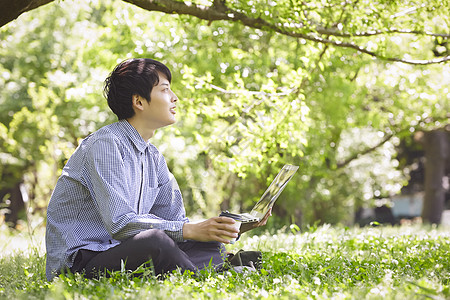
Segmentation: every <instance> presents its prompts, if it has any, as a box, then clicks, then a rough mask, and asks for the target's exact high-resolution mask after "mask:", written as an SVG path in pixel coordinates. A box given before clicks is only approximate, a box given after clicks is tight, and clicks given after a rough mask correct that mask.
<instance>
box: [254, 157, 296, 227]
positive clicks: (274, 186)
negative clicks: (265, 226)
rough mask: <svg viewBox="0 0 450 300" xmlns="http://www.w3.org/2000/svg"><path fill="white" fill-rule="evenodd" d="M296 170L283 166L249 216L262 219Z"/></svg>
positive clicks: (291, 166)
mask: <svg viewBox="0 0 450 300" xmlns="http://www.w3.org/2000/svg"><path fill="white" fill-rule="evenodd" d="M297 170H298V166H293V165H284V166H283V168H282V169H281V171H280V172H279V173H278V174H277V176H276V177H275V179H274V180H273V181H272V183H271V184H270V185H269V187H268V188H267V190H266V191H265V192H264V194H263V195H262V197H261V199H259V201H258V202H257V203H256V204H255V206H254V207H253V209H252V211H251V212H250V214H251V215H252V216H255V217H257V218H259V219H261V218H263V217H264V216H265V215H266V213H267V212H268V211H269V209H270V208H271V207H272V206H273V204H274V203H275V200H277V198H278V196H279V195H280V194H281V192H282V191H283V190H284V188H285V187H286V185H287V183H288V182H289V180H291V178H292V176H294V174H295V172H297Z"/></svg>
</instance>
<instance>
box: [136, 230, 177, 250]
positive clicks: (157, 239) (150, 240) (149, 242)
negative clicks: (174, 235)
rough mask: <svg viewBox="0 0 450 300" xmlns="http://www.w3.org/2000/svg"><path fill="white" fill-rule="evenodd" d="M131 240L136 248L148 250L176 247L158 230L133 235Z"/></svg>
mask: <svg viewBox="0 0 450 300" xmlns="http://www.w3.org/2000/svg"><path fill="white" fill-rule="evenodd" d="M133 240H134V241H135V243H137V244H138V245H136V246H138V247H142V248H144V249H149V250H151V249H155V248H159V249H170V248H173V247H176V244H175V242H174V241H173V240H172V239H171V238H170V237H169V236H168V235H167V234H166V233H165V232H164V230H160V229H148V230H145V231H142V232H140V233H138V234H137V235H135V236H134V237H133ZM142 248H141V249H142Z"/></svg>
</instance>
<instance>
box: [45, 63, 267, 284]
mask: <svg viewBox="0 0 450 300" xmlns="http://www.w3.org/2000/svg"><path fill="white" fill-rule="evenodd" d="M171 79H172V75H171V73H170V71H169V69H168V68H167V67H166V66H165V65H164V64H162V63H160V62H158V61H155V60H152V59H130V60H126V61H124V62H122V63H120V64H119V65H118V66H116V68H115V69H114V70H113V72H112V73H111V74H110V76H109V77H108V78H107V79H106V81H105V97H106V98H107V101H108V105H109V107H110V108H111V110H112V111H113V112H114V113H115V114H116V115H117V117H118V119H119V121H118V122H116V123H113V124H111V125H108V126H105V127H103V128H101V129H100V130H98V131H96V132H94V133H92V134H91V135H89V136H88V137H86V138H85V139H84V140H83V141H82V142H81V144H80V145H79V147H78V148H77V149H76V150H75V152H74V153H73V155H72V156H71V158H70V159H69V161H68V162H67V164H66V166H65V167H64V169H63V172H62V175H61V177H60V178H59V179H58V182H57V184H56V187H55V189H54V191H53V194H52V197H51V199H50V202H49V205H48V209H47V232H46V247H47V266H46V276H47V278H48V280H51V279H52V278H53V277H54V276H56V275H57V274H59V273H60V272H63V271H64V270H67V269H70V270H71V271H72V272H85V273H86V276H88V277H89V276H92V275H93V274H94V273H95V272H97V271H103V270H105V269H106V270H120V269H121V262H122V261H123V262H125V264H126V268H127V269H130V270H134V269H136V268H137V267H139V266H140V265H141V264H143V263H146V262H148V261H150V260H151V261H152V264H153V266H154V270H155V273H157V274H162V273H165V272H168V271H171V270H174V269H176V268H180V269H181V270H191V271H194V272H195V271H196V270H198V269H201V268H204V267H205V266H207V265H209V263H210V262H212V263H213V265H218V264H220V263H222V262H223V257H224V255H223V254H224V253H223V252H224V246H223V244H222V243H228V240H229V239H231V238H235V237H237V236H238V233H239V230H237V229H235V227H234V226H233V224H234V223H235V221H234V220H233V219H231V218H227V217H213V218H210V219H208V220H206V221H203V222H200V223H195V224H194V223H190V222H189V220H188V218H186V216H185V210H184V206H183V199H182V196H181V193H180V190H179V188H178V184H177V182H176V180H175V178H174V177H173V175H172V174H171V173H170V171H169V170H168V168H167V165H166V162H165V159H164V157H163V156H162V154H161V153H159V151H158V149H157V148H156V147H155V146H153V145H152V144H151V143H150V142H148V140H149V139H150V138H151V137H152V136H153V135H154V133H155V131H156V130H157V129H159V128H162V127H164V126H168V125H171V124H173V123H175V115H176V102H177V101H178V98H177V96H176V95H175V94H174V93H173V91H172V90H171V89H170V84H171ZM267 217H268V216H266V217H265V218H264V219H263V220H262V221H261V222H259V223H257V224H255V225H254V226H252V227H251V228H254V227H258V226H262V225H265V223H266V221H267ZM251 228H241V233H242V232H244V231H247V230H249V229H251Z"/></svg>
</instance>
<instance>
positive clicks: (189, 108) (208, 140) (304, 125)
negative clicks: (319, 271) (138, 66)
mask: <svg viewBox="0 0 450 300" xmlns="http://www.w3.org/2000/svg"><path fill="white" fill-rule="evenodd" d="M129 2H131V3H133V4H136V5H138V6H141V7H143V8H144V9H150V7H148V5H156V6H158V8H159V9H156V8H155V9H152V10H159V11H163V12H168V13H177V14H176V15H169V14H163V13H158V12H148V11H145V10H142V9H140V8H138V7H136V6H130V5H127V4H125V3H118V2H115V1H96V0H92V1H76V2H75V1H62V2H57V3H52V4H50V5H48V6H43V7H41V8H39V9H36V10H34V11H32V12H29V13H27V14H24V15H22V16H21V17H20V18H19V19H18V20H16V21H14V22H11V23H9V24H8V25H6V26H3V27H2V28H1V29H0V36H1V40H0V43H1V47H0V105H1V106H0V109H1V111H2V113H1V114H0V139H1V143H0V152H1V156H0V159H1V161H2V164H1V167H0V168H1V169H0V175H1V178H2V181H1V182H2V185H5V186H6V185H9V184H12V183H14V182H18V181H21V180H25V181H24V182H25V184H26V187H27V190H28V191H29V194H30V197H31V198H32V199H34V200H35V202H33V203H34V204H33V207H34V208H42V207H45V203H46V201H47V200H48V198H49V195H50V192H51V189H52V187H53V186H54V183H55V180H56V178H57V176H58V174H59V173H60V169H61V168H62V166H63V165H64V162H65V160H66V159H68V157H69V156H70V154H71V153H72V152H73V150H74V148H75V147H76V146H77V145H78V143H79V141H80V139H81V138H82V137H84V136H86V135H87V134H89V133H90V132H92V131H94V130H95V129H97V128H99V127H101V126H102V125H104V124H107V123H110V122H112V121H114V117H113V116H112V114H110V113H108V109H107V105H106V101H104V99H102V96H101V91H102V81H103V80H104V78H106V76H107V74H108V73H109V72H110V70H112V68H113V67H114V66H115V65H116V64H117V63H118V62H120V61H122V60H123V59H125V58H128V57H152V58H155V59H159V60H161V61H163V62H164V63H166V64H167V65H168V66H169V67H170V68H171V69H172V71H173V73H174V74H175V75H174V82H173V89H174V90H175V91H177V94H178V96H179V98H180V99H181V100H180V101H179V108H180V111H181V113H180V114H179V115H182V117H181V118H180V120H179V122H178V123H177V125H175V126H173V127H171V128H166V129H164V130H161V131H158V133H157V135H156V136H155V137H154V138H153V140H152V142H153V143H154V144H155V145H157V146H158V147H159V148H160V150H161V151H162V152H163V153H164V155H165V156H166V158H167V159H168V162H169V167H170V168H171V170H172V171H173V173H174V174H175V176H176V177H177V179H178V180H179V182H180V186H181V188H182V190H183V194H184V196H185V199H186V204H187V209H188V213H189V214H190V215H206V216H212V215H215V214H217V212H218V210H219V206H220V207H222V208H231V209H233V210H239V209H244V208H248V207H249V206H251V205H252V203H254V201H255V200H256V198H257V197H258V195H260V194H261V193H262V191H263V190H264V189H265V188H266V186H267V184H268V183H269V182H270V180H271V179H272V178H273V176H274V175H275V174H276V173H277V171H278V170H279V168H280V167H281V166H282V165H283V164H284V163H292V164H297V165H299V166H300V171H299V174H298V175H296V176H295V177H294V179H293V183H290V185H289V186H288V188H287V189H286V191H285V192H284V193H283V196H282V198H281V199H280V201H279V202H278V203H277V206H276V210H277V211H276V213H277V215H278V216H280V217H282V218H284V219H290V221H293V222H297V223H299V224H308V223H312V222H314V221H315V220H320V221H321V222H332V223H337V222H350V221H351V219H352V212H353V210H354V209H356V208H358V207H359V206H361V205H363V204H364V203H366V202H367V201H370V200H372V199H374V198H383V197H388V196H390V195H392V194H395V193H397V192H398V191H399V190H400V189H401V187H402V185H403V184H404V182H405V180H406V178H407V172H406V173H405V169H400V168H399V165H400V163H399V161H398V160H397V159H396V150H395V146H396V145H397V144H398V143H399V141H400V139H401V138H403V137H406V136H409V135H410V134H411V133H413V132H415V131H417V130H428V129H433V128H438V127H441V126H442V125H443V124H445V123H446V122H448V111H449V98H450V92H449V90H448V86H449V84H450V76H448V74H450V72H449V71H450V67H449V65H448V63H440V64H437V63H435V62H438V61H441V62H445V61H446V60H447V59H448V54H449V50H448V46H447V40H448V36H449V28H448V24H449V22H448V18H449V16H448V14H447V13H446V12H448V2H447V1H428V2H427V4H426V5H422V4H417V3H415V2H414V3H413V1H409V2H408V1H407V2H404V1H403V2H400V1H398V2H395V1H378V2H376V3H374V2H372V1H354V2H352V1H336V2H334V1H328V2H327V1H309V2H308V3H303V2H297V1H276V2H275V1H214V2H210V1H193V2H191V3H190V4H189V3H184V2H177V1H169V0H165V1H129ZM146 5H147V6H146ZM224 7H225V8H224ZM183 9H184V10H185V11H184V12H183V11H182V10H183ZM214 12H216V14H214ZM200 13H201V14H200ZM202 16H205V17H202ZM215 16H216V17H215ZM225 16H226V17H225ZM202 19H204V20H202ZM215 20H217V21H215ZM246 20H247V21H246ZM234 21H237V22H234ZM246 22H248V24H247V23H246ZM255 22H256V23H255ZM258 22H259V23H258ZM242 24H244V25H246V26H244V25H242ZM367 54H369V55H367ZM374 58H379V59H374ZM374 166H375V167H374ZM406 171H407V170H406ZM6 179H8V180H6ZM11 182H12V183H11Z"/></svg>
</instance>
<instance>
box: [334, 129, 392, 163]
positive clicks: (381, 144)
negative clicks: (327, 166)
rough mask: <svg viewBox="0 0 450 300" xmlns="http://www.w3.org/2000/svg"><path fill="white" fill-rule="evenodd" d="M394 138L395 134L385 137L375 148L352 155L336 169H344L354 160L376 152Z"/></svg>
mask: <svg viewBox="0 0 450 300" xmlns="http://www.w3.org/2000/svg"><path fill="white" fill-rule="evenodd" d="M393 136H394V135H393V134H388V135H386V136H385V137H384V139H382V140H381V141H380V142H378V143H377V144H376V145H375V146H373V147H369V148H367V149H365V150H364V151H361V152H358V153H355V154H354V155H352V156H351V157H349V158H347V159H346V160H344V161H343V162H340V163H337V165H336V168H337V169H340V168H343V167H345V166H347V165H348V164H349V163H351V162H352V161H353V160H355V159H357V158H359V157H360V156H362V155H366V154H368V153H370V152H372V151H375V150H376V149H378V148H379V147H381V146H383V145H384V144H385V143H386V142H388V141H389V140H390V139H391V138H392V137H393Z"/></svg>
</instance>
